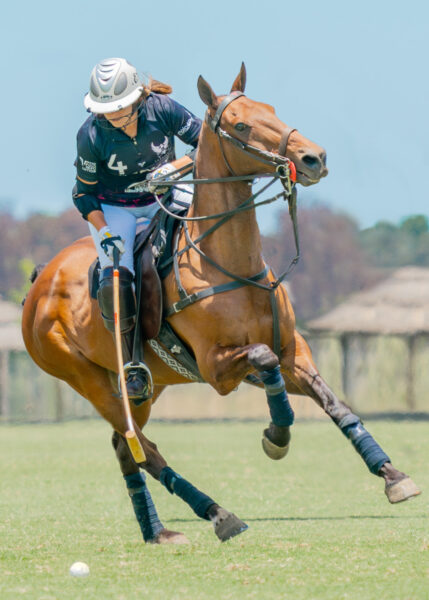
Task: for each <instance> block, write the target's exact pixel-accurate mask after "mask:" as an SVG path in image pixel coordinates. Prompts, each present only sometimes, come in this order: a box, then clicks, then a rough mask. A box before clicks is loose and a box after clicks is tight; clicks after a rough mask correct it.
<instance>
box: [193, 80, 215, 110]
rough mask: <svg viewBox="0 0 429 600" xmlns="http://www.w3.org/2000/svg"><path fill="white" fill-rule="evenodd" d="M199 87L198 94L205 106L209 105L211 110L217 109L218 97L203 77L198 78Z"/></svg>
mask: <svg viewBox="0 0 429 600" xmlns="http://www.w3.org/2000/svg"><path fill="white" fill-rule="evenodd" d="M197 86H198V93H199V95H200V98H201V100H202V101H203V102H204V104H207V106H208V107H209V108H217V107H218V104H219V102H218V99H217V96H216V94H215V93H214V91H213V90H212V88H211V86H210V84H208V83H207V81H206V80H205V79H204V77H202V76H201V75H200V76H199V77H198V84H197Z"/></svg>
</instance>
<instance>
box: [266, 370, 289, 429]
mask: <svg viewBox="0 0 429 600" xmlns="http://www.w3.org/2000/svg"><path fill="white" fill-rule="evenodd" d="M259 376H260V378H261V379H262V381H263V383H264V386H265V392H266V394H267V401H268V406H269V409H270V414H271V420H272V422H273V423H274V425H277V426H278V427H290V426H291V425H293V417H294V415H293V410H292V407H291V405H290V404H289V400H288V397H287V392H286V386H285V382H284V379H283V376H282V374H281V373H280V367H279V366H277V367H274V369H269V370H268V371H260V372H259Z"/></svg>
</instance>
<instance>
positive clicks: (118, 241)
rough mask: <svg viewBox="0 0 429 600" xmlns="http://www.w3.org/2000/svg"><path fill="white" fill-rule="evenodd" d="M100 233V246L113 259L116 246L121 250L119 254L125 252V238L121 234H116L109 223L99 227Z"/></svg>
mask: <svg viewBox="0 0 429 600" xmlns="http://www.w3.org/2000/svg"><path fill="white" fill-rule="evenodd" d="M98 235H99V236H100V246H101V247H102V248H103V250H104V252H105V253H106V254H107V256H108V257H109V258H110V259H111V260H113V250H114V248H117V249H118V250H119V254H123V253H124V252H125V246H124V241H123V239H122V238H121V236H120V235H115V234H114V233H112V232H111V231H110V227H108V225H105V226H104V227H102V228H101V229H99V231H98Z"/></svg>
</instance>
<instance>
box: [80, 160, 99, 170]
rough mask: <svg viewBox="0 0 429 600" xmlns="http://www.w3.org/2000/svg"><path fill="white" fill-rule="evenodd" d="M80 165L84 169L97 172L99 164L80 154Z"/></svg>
mask: <svg viewBox="0 0 429 600" xmlns="http://www.w3.org/2000/svg"><path fill="white" fill-rule="evenodd" d="M79 160H80V166H81V167H82V171H86V172H87V173H96V172H97V164H96V163H95V162H91V161H90V160H85V159H84V158H82V157H81V156H79Z"/></svg>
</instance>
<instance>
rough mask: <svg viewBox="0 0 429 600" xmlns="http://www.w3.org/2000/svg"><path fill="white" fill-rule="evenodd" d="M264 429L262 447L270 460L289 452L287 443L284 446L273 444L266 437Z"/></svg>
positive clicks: (279, 457)
mask: <svg viewBox="0 0 429 600" xmlns="http://www.w3.org/2000/svg"><path fill="white" fill-rule="evenodd" d="M266 431H267V430H265V431H264V434H263V438H262V448H263V449H264V452H265V454H266V455H267V456H269V457H270V458H271V459H272V460H280V459H281V458H284V457H285V456H286V454H287V453H288V452H289V445H290V444H289V443H288V444H286V446H277V445H276V444H273V442H272V441H271V440H270V439H269V438H268V437H267V434H266Z"/></svg>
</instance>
